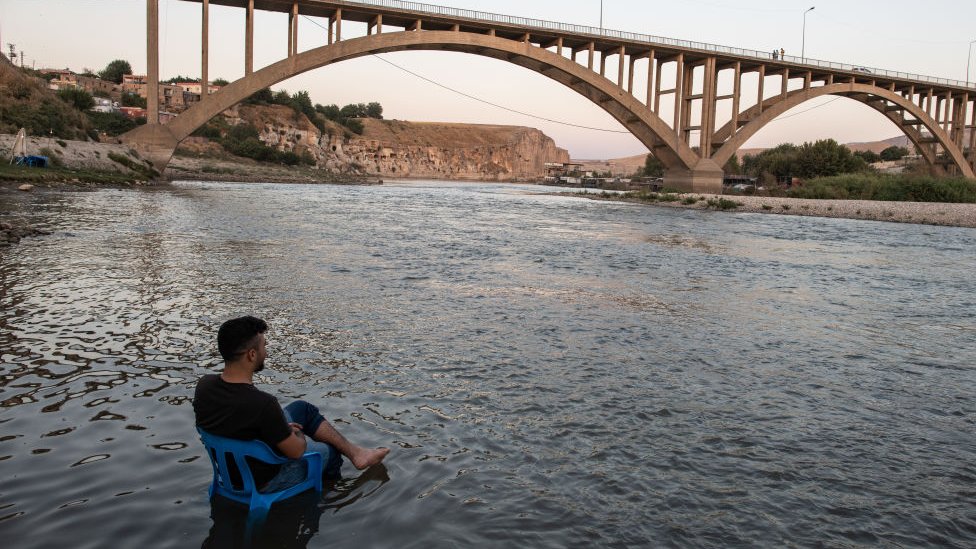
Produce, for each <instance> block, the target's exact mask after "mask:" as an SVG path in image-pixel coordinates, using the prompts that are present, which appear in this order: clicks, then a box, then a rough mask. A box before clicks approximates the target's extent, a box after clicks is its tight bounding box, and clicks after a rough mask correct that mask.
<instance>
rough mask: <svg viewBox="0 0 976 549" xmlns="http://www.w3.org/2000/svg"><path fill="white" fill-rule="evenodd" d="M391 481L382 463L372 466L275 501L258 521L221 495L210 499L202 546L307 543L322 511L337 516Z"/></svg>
mask: <svg viewBox="0 0 976 549" xmlns="http://www.w3.org/2000/svg"><path fill="white" fill-rule="evenodd" d="M389 481H390V477H389V473H388V471H387V469H386V467H385V466H384V465H383V464H379V465H377V466H374V467H370V468H369V469H367V470H366V471H363V472H362V473H361V474H359V475H357V476H355V477H353V478H344V479H341V480H338V481H335V480H333V481H326V482H325V483H324V484H323V492H322V494H316V493H315V492H314V491H307V492H304V493H302V494H299V495H297V496H295V497H293V498H289V499H287V500H284V501H280V502H278V503H275V504H274V505H273V506H272V508H271V511H270V512H269V513H268V515H267V517H266V519H265V520H263V521H260V522H258V521H256V520H255V517H254V515H252V514H250V513H248V509H247V507H246V506H244V505H241V504H238V503H236V502H232V501H230V500H228V499H225V498H222V497H214V498H213V499H212V500H211V501H210V518H211V520H212V521H213V524H212V526H211V527H210V532H209V534H208V535H207V538H206V539H205V540H204V541H203V544H202V545H201V547H202V548H203V549H242V548H247V549H260V548H262V547H287V548H302V549H304V548H305V547H308V543H309V541H310V540H311V539H312V538H313V537H314V536H315V534H316V533H318V531H319V523H320V521H321V520H322V515H323V514H326V513H328V514H329V515H331V516H332V517H335V516H336V515H337V514H338V513H339V511H340V510H341V509H342V508H343V507H346V506H348V505H352V504H354V503H356V502H357V501H359V500H362V499H365V498H369V497H371V496H373V495H374V494H376V493H377V492H378V491H379V490H380V488H381V487H382V486H383V485H384V484H386V483H387V482H389Z"/></svg>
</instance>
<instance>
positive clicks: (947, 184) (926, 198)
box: [788, 174, 976, 203]
mask: <svg viewBox="0 0 976 549" xmlns="http://www.w3.org/2000/svg"><path fill="white" fill-rule="evenodd" d="M788 194H789V196H792V197H796V198H821V199H851V200H882V201H908V202H952V203H976V183H974V182H972V181H969V180H967V179H963V178H948V177H941V178H940V177H932V176H927V175H886V174H848V175H840V176H835V177H824V178H818V179H814V180H812V181H809V182H807V183H806V184H805V185H804V186H802V187H799V188H795V189H791V190H790V191H789V192H788Z"/></svg>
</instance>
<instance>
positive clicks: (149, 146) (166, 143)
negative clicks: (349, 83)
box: [119, 124, 180, 174]
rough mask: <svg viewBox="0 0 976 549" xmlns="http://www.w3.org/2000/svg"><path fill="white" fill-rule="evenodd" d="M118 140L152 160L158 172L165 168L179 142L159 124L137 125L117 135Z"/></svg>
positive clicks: (167, 129) (141, 155)
mask: <svg viewBox="0 0 976 549" xmlns="http://www.w3.org/2000/svg"><path fill="white" fill-rule="evenodd" d="M119 141H120V142H121V143H122V144H123V145H128V146H129V147H131V148H132V149H134V150H135V151H136V152H138V153H139V156H140V157H142V158H144V159H146V160H148V161H150V162H152V165H153V168H155V169H156V171H158V172H159V173H160V174H162V173H163V170H165V169H166V166H167V164H169V161H170V159H172V158H173V152H175V151H176V146H177V145H179V143H180V141H179V140H178V139H177V138H176V136H174V135H173V133H172V132H171V131H170V130H169V128H168V127H166V126H163V125H161V124H156V125H150V124H145V125H143V126H139V127H138V128H136V129H134V130H132V131H130V132H127V133H125V134H123V135H121V136H119Z"/></svg>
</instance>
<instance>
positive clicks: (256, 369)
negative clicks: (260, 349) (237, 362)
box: [254, 360, 264, 373]
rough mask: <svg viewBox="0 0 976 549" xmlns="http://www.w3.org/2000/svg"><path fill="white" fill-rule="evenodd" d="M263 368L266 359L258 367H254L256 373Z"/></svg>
mask: <svg viewBox="0 0 976 549" xmlns="http://www.w3.org/2000/svg"><path fill="white" fill-rule="evenodd" d="M263 369H264V361H263V360H262V361H261V364H258V367H257V368H255V369H254V373H258V372H260V371H261V370H263Z"/></svg>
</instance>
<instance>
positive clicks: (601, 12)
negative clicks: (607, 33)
mask: <svg viewBox="0 0 976 549" xmlns="http://www.w3.org/2000/svg"><path fill="white" fill-rule="evenodd" d="M600 32H601V33H602V32H603V0H600Z"/></svg>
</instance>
